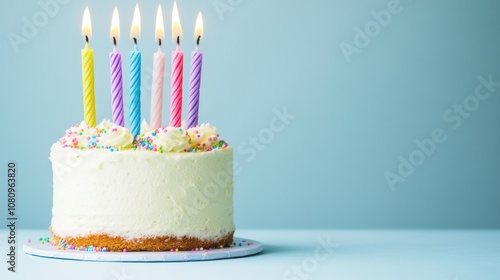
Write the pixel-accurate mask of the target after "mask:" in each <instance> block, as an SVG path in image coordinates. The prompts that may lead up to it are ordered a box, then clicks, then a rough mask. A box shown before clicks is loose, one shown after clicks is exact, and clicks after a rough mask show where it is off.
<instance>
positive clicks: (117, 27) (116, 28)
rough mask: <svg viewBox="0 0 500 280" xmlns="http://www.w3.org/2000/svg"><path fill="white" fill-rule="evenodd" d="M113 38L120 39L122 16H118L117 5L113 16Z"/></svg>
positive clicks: (111, 32)
mask: <svg viewBox="0 0 500 280" xmlns="http://www.w3.org/2000/svg"><path fill="white" fill-rule="evenodd" d="M110 35H111V39H113V38H115V39H116V40H117V41H118V40H120V17H119V16H118V9H117V8H116V7H115V9H114V11H113V17H112V18H111V31H110Z"/></svg>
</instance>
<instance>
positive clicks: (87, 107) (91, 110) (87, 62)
mask: <svg viewBox="0 0 500 280" xmlns="http://www.w3.org/2000/svg"><path fill="white" fill-rule="evenodd" d="M82 62H83V63H82V82H83V115H84V120H85V122H86V123H87V125H89V126H91V127H93V126H95V125H96V113H95V96H94V51H93V50H92V49H90V48H89V45H88V43H87V44H86V45H85V48H84V49H83V50H82Z"/></svg>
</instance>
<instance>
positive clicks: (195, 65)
mask: <svg viewBox="0 0 500 280" xmlns="http://www.w3.org/2000/svg"><path fill="white" fill-rule="evenodd" d="M202 36H203V18H202V15H201V12H199V13H198V18H197V19H196V27H195V29H194V38H195V39H196V50H195V51H194V52H193V53H192V54H191V73H190V76H189V101H188V122H187V128H191V127H194V126H196V125H197V124H198V108H199V104H200V83H201V64H202V61H203V54H202V53H201V52H200V50H199V46H200V39H201V37H202Z"/></svg>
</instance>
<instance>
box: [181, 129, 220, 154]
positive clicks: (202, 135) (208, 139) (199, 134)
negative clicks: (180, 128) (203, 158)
mask: <svg viewBox="0 0 500 280" xmlns="http://www.w3.org/2000/svg"><path fill="white" fill-rule="evenodd" d="M187 133H188V135H189V138H190V141H191V146H192V148H193V149H196V148H201V149H204V148H206V147H211V146H213V145H215V144H217V143H218V140H219V134H217V128H216V127H215V126H212V125H211V124H209V123H204V124H200V125H199V126H196V127H192V128H190V129H188V130H187Z"/></svg>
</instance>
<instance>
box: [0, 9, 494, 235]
mask: <svg viewBox="0 0 500 280" xmlns="http://www.w3.org/2000/svg"><path fill="white" fill-rule="evenodd" d="M47 1H48V0H42V2H43V3H44V2H47ZM61 2H63V1H61ZM56 3H58V2H56ZM135 3H136V2H135V1H119V2H118V1H97V0H95V1H83V2H80V1H65V3H58V11H57V12H54V14H53V16H50V15H48V16H47V13H46V12H44V10H43V8H42V6H40V4H38V1H9V2H8V3H6V4H5V5H7V6H6V7H4V8H3V9H1V11H0V18H1V21H2V24H1V25H0V35H1V36H2V37H1V38H2V39H1V40H0V56H1V62H2V67H1V75H0V79H1V80H0V85H1V86H2V90H1V92H2V93H1V95H0V96H1V101H0V106H1V107H0V112H1V118H0V131H1V132H0V135H1V137H0V151H1V153H0V155H1V159H0V162H1V165H2V166H4V167H3V168H2V169H3V171H0V179H1V182H2V184H1V186H2V187H1V188H2V189H3V191H1V204H0V205H2V209H1V211H0V213H1V215H2V216H5V215H6V211H5V210H6V209H5V208H6V207H5V201H6V197H7V192H6V184H5V182H6V170H5V169H6V165H7V162H8V161H9V160H15V161H16V162H17V164H18V187H17V190H18V205H19V208H18V216H19V219H20V221H19V224H20V226H22V227H25V228H47V227H48V226H49V225H50V218H51V207H52V171H51V165H50V161H49V160H48V155H49V149H50V146H51V144H52V143H54V142H55V141H57V140H58V139H59V137H61V136H62V135H63V133H64V131H65V129H67V128H68V127H69V126H70V125H71V124H74V123H79V122H80V121H81V120H82V118H83V111H82V93H81V92H82V89H81V88H82V85H81V60H80V49H82V48H83V46H84V40H83V38H82V37H81V20H82V14H83V10H84V8H85V5H88V6H89V9H90V14H91V18H92V27H93V36H92V38H91V47H92V48H93V49H94V51H95V75H96V81H95V89H96V109H97V119H98V121H100V120H102V119H103V118H110V117H111V109H110V108H111V105H110V84H109V83H110V81H109V60H108V54H109V52H110V51H111V49H112V43H111V40H110V38H109V28H110V22H111V15H112V11H113V8H114V6H115V5H118V10H119V13H120V23H121V33H122V34H121V40H120V41H119V42H118V48H119V50H120V51H121V52H122V53H123V54H124V59H123V66H124V69H123V71H124V89H126V90H125V92H124V93H125V103H126V104H128V90H127V89H128V85H129V84H128V62H129V60H128V58H127V54H128V52H129V51H130V50H131V49H132V41H131V40H130V39H129V36H128V35H129V30H130V24H131V21H132V15H133V8H134V6H135ZM221 3H223V4H225V5H226V10H223V11H221V10H219V11H218V10H217V8H216V6H217V5H218V7H219V9H224V8H223V7H221V6H220V5H221ZM389 3H391V1H388V0H377V1H373V0H370V1H368V0H364V1H361V0H358V1H348V0H342V1H326V0H324V1H322V0H314V1H293V2H292V1H285V0H281V1H264V0H252V1H247V0H232V1H230V0H220V1H187V0H186V1H184V0H179V1H178V7H179V13H180V19H181V22H182V27H183V30H184V39H183V40H182V43H181V46H182V49H183V50H184V51H185V64H184V69H185V75H184V79H185V82H184V88H185V89H187V82H188V73H189V72H188V71H189V63H190V52H191V51H192V50H193V49H194V46H195V40H194V38H193V35H192V33H193V30H194V24H195V19H196V14H197V12H198V11H199V10H201V11H202V12H203V16H204V25H205V37H204V38H203V39H202V41H201V49H202V51H203V52H204V61H203V78H202V87H201V94H202V97H201V105H200V106H201V108H200V121H202V122H210V123H212V124H214V125H215V126H217V127H218V129H219V132H220V134H221V136H222V138H223V139H225V140H226V141H228V142H229V143H231V144H232V145H234V146H235V148H236V150H235V162H237V163H238V166H239V168H238V169H237V175H236V176H235V178H234V179H235V184H236V185H235V186H236V187H235V222H236V226H237V227H239V228H499V227H500V219H498V214H499V213H500V203H499V202H500V188H499V187H500V172H498V171H495V170H497V169H498V167H499V164H498V158H499V156H500V149H499V148H498V143H499V142H500V128H499V126H498V120H499V119H500V110H499V107H500V97H499V95H500V87H494V88H493V89H495V90H496V91H494V92H493V93H491V96H489V98H486V99H485V100H480V101H479V103H478V107H477V108H474V110H472V111H471V112H470V115H468V117H467V118H463V117H460V118H461V119H462V121H463V122H462V123H461V125H460V126H458V127H457V128H456V129H453V125H454V124H456V123H455V121H453V122H450V121H448V122H447V121H446V120H445V119H444V118H443V114H444V113H445V112H447V110H449V109H451V110H453V106H454V104H463V102H464V100H468V101H469V102H473V101H474V99H473V97H471V96H473V95H474V92H475V89H476V87H477V86H478V85H479V84H480V82H479V80H478V77H480V76H483V77H485V78H488V76H489V75H491V77H492V80H494V81H500V40H499V38H500V17H498V11H499V10H500V2H498V1H495V0H489V1H488V0H481V1H465V0H461V1H452V0H441V1H424V0H419V1H417V0H414V1H410V0H401V1H400V4H399V10H400V12H399V13H398V14H392V16H391V19H390V22H388V23H387V24H385V25H386V26H385V27H382V26H381V25H380V24H376V23H374V16H373V15H372V14H371V12H372V11H374V12H376V13H378V12H379V11H381V10H383V9H384V10H387V9H388V8H387V6H388V4H389ZM139 4H140V8H141V15H142V36H141V38H140V39H139V48H140V50H141V51H142V55H143V65H142V66H143V80H142V81H143V98H142V101H143V103H142V111H143V114H144V116H145V117H146V119H149V108H150V104H149V102H150V98H151V94H150V89H151V86H150V83H151V80H150V77H151V68H152V56H153V52H154V51H156V48H157V45H156V43H155V40H154V25H155V16H156V8H157V6H158V4H159V2H158V1H140V3H139ZM161 4H162V8H163V12H164V21H165V26H166V39H165V42H164V45H163V48H162V49H163V51H164V52H166V53H167V65H166V73H167V75H166V80H165V85H166V86H165V98H164V118H163V121H164V123H167V122H168V121H169V119H168V113H167V112H168V108H169V107H168V104H169V94H168V92H169V91H168V85H169V84H170V79H169V74H168V73H170V64H169V60H170V55H169V52H170V51H171V50H172V49H173V48H174V44H173V42H172V41H171V40H170V37H171V31H170V22H171V9H172V5H173V1H172V0H167V1H162V2H161ZM44 13H45V17H46V19H47V21H46V22H44V21H43V20H44ZM24 17H25V18H26V19H27V21H29V22H31V23H37V24H38V27H37V26H35V27H37V28H36V29H37V30H36V32H34V34H31V35H32V36H30V38H26V36H24V35H23V33H22V29H23V26H24V25H26V23H25V21H23V18H24ZM367 26H368V27H369V28H372V29H369V30H368V32H371V35H373V36H372V37H369V40H370V41H369V42H368V43H367V42H365V46H363V47H362V48H358V51H357V53H353V54H352V55H350V56H346V55H345V54H344V53H343V51H342V49H341V47H340V45H341V44H342V43H344V44H349V45H352V46H354V47H356V43H355V36H356V31H355V28H359V29H360V30H365V27H367ZM377 26H378V27H379V29H376V28H377ZM373 28H375V29H373ZM364 32H366V31H364ZM9 34H11V35H10V36H13V35H12V34H17V36H21V37H25V40H26V41H25V42H24V43H21V44H19V45H17V46H16V45H15V44H12V43H11V41H10V39H9V37H8V36H9ZM358 43H359V42H358ZM16 48H17V49H18V50H17V51H16ZM482 92H484V93H486V92H487V91H486V89H485V88H483V89H482ZM184 98H185V100H187V91H185V94H184ZM471 100H472V101H471ZM476 100H477V99H476ZM470 104H472V103H470ZM470 104H469V105H468V106H469V108H470V106H471V105H470ZM186 105H187V102H186V101H185V102H184V108H185V109H184V112H186V107H187V106H186ZM472 105H474V104H472ZM284 108H286V111H287V112H288V113H289V114H292V115H294V118H293V119H291V120H289V123H288V124H286V125H285V126H284V127H280V131H278V130H276V129H274V130H272V128H276V127H275V126H273V125H272V123H274V121H273V119H275V118H276V117H277V116H276V113H275V112H276V111H283V109H284ZM127 114H128V110H127V111H126V115H127ZM450 116H451V115H450ZM452 116H454V117H455V120H456V118H457V117H456V116H459V115H458V114H457V113H452ZM183 118H186V115H185V114H184V115H183ZM127 121H128V120H127ZM127 121H126V122H127ZM278 124H280V122H278ZM281 128H282V129H281ZM435 129H441V130H442V131H443V133H444V134H445V135H446V141H445V142H444V143H441V144H436V147H435V149H434V151H433V152H431V153H429V155H428V156H425V159H423V160H424V161H423V163H421V164H420V163H419V164H418V166H415V170H414V172H413V174H411V175H410V176H407V177H405V178H404V182H399V183H396V184H395V185H394V187H393V188H392V189H391V188H390V184H388V182H387V180H386V178H385V175H384V174H386V172H391V173H393V174H395V175H398V176H399V174H398V166H399V165H400V164H401V161H400V159H399V157H400V156H402V157H403V158H405V159H406V160H408V159H409V156H410V154H413V155H419V152H415V151H418V149H419V148H418V146H417V145H416V144H415V141H416V140H423V139H426V138H429V137H431V133H432V131H433V130H435ZM252 138H255V139H257V141H258V145H259V148H258V149H257V147H255V146H253V145H254V144H252V143H253V142H252V140H251V139H252ZM263 142H264V143H263ZM252 154H253V155H254V156H252ZM420 155H422V153H420ZM420 160H422V159H420ZM68 199H79V198H78V197H74V198H68ZM145 207H146V205H145Z"/></svg>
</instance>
